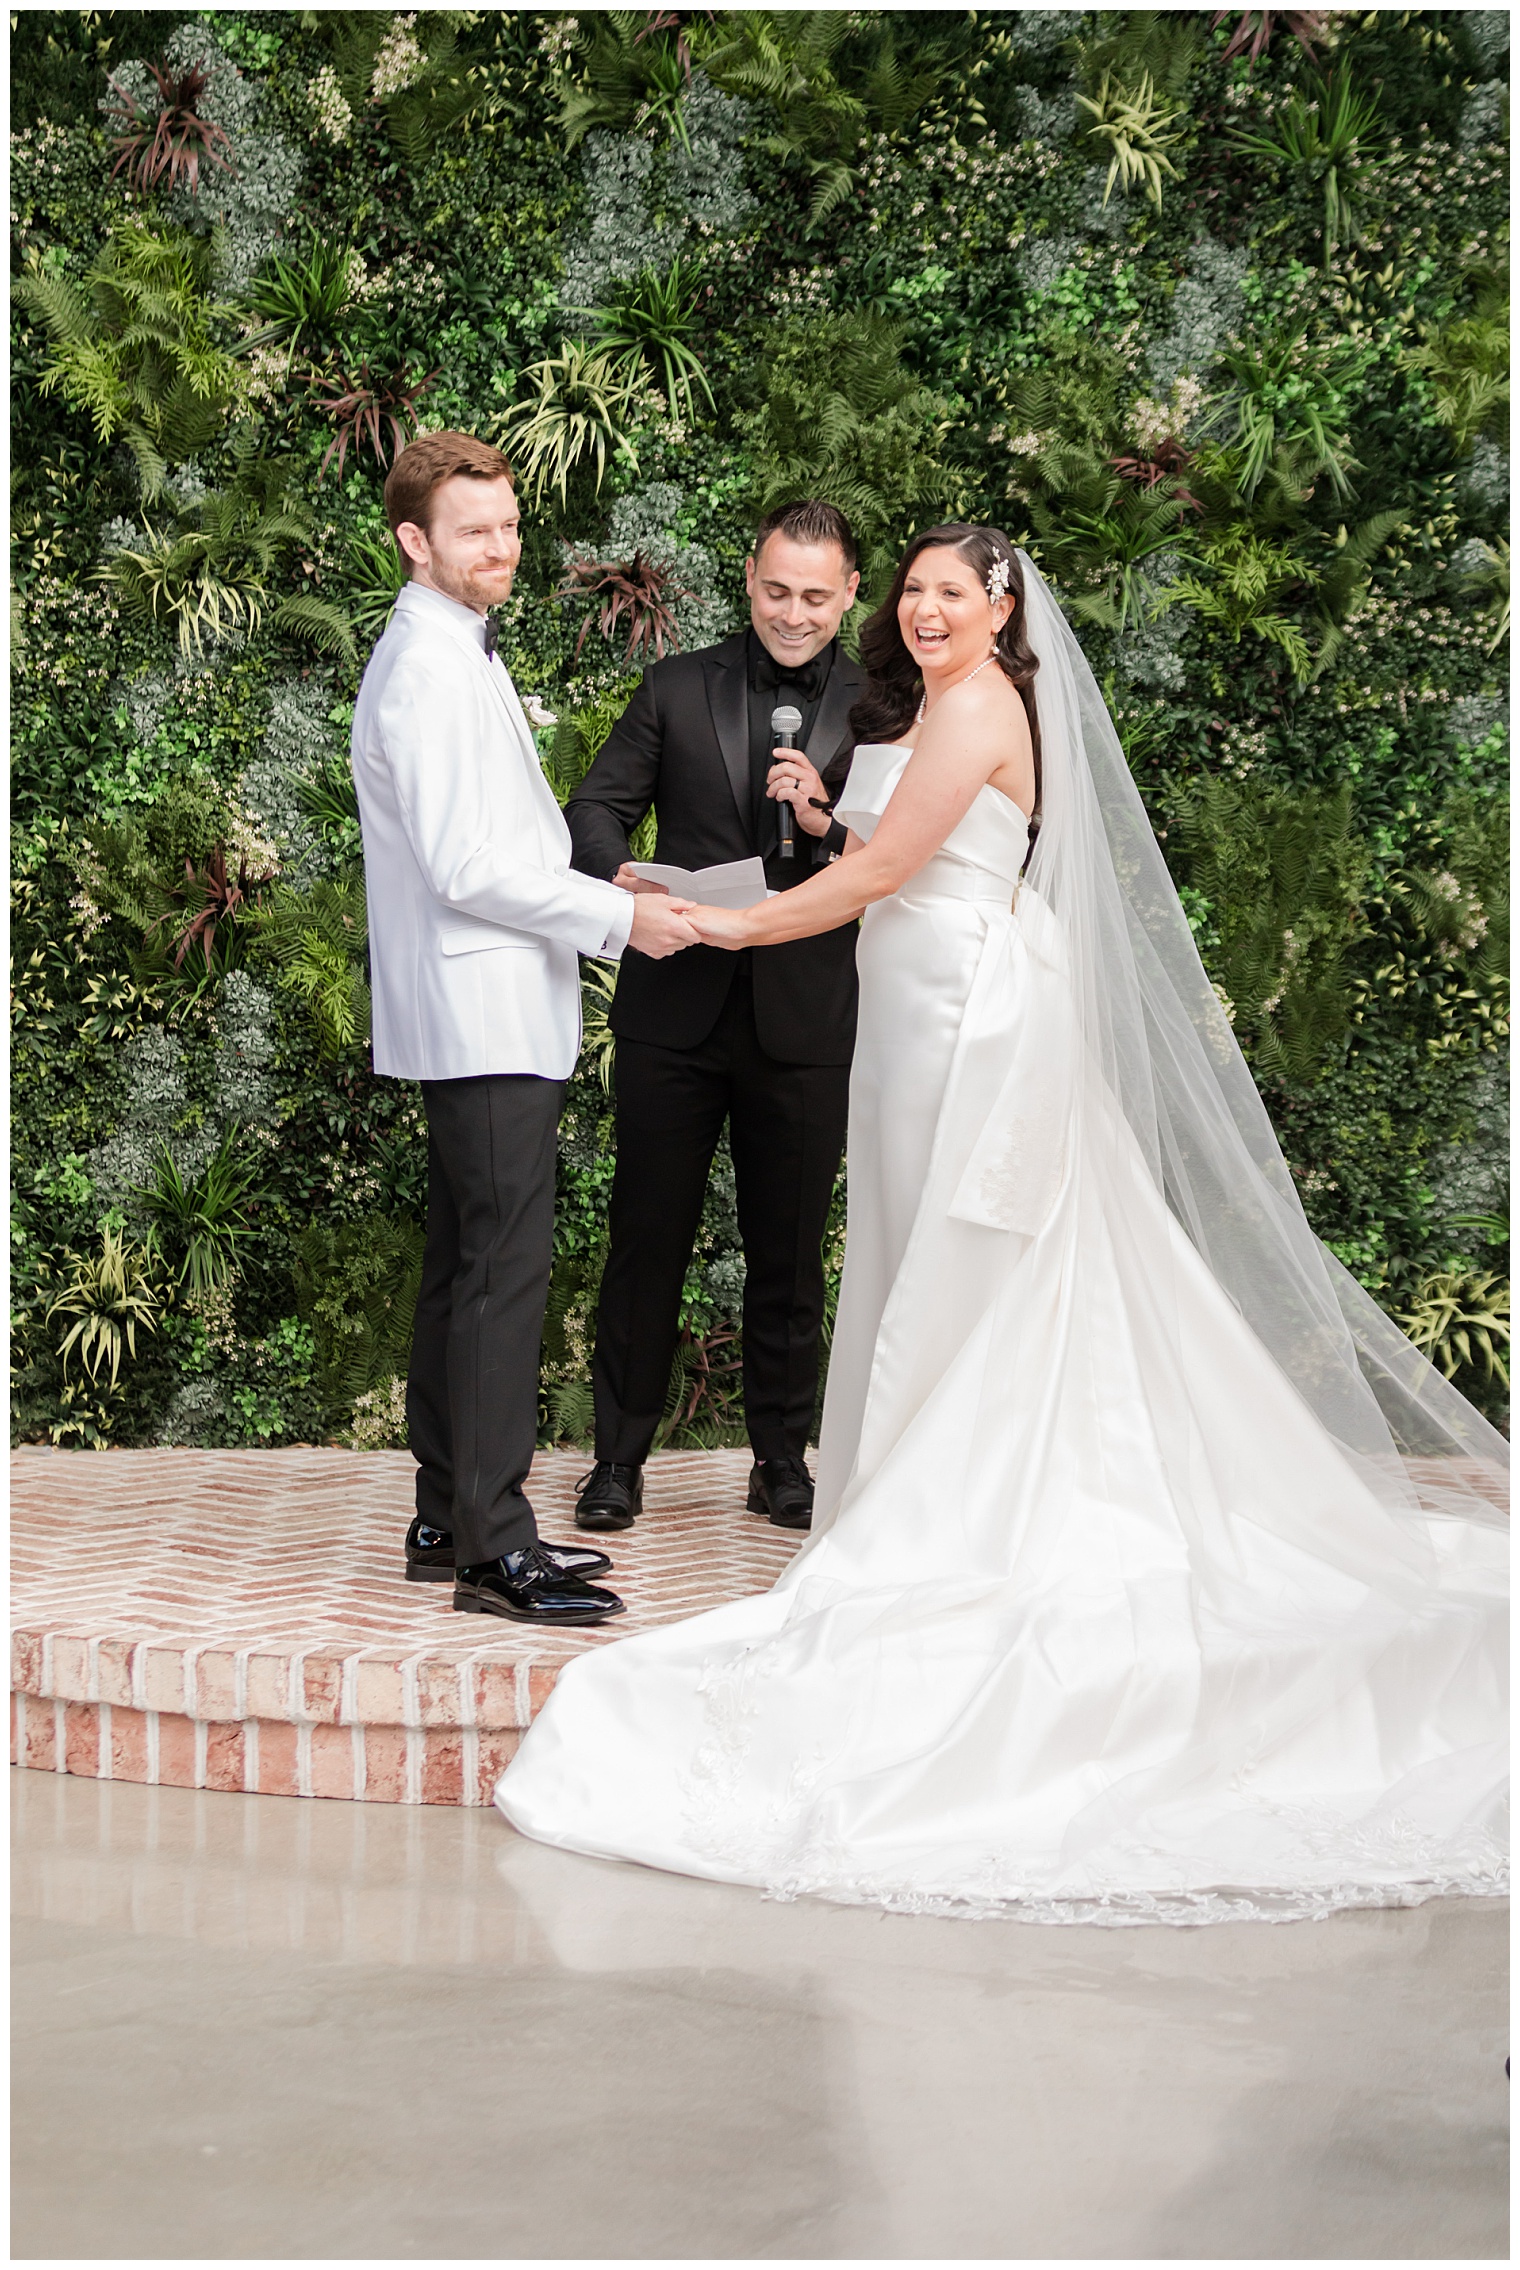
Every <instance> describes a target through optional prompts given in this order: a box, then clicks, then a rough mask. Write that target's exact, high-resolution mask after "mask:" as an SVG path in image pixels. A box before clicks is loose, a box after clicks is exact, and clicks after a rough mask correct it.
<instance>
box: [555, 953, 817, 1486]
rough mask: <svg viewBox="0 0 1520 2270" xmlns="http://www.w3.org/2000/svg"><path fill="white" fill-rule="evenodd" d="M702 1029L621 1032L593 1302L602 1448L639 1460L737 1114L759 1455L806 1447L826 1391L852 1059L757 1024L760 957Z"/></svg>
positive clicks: (655, 1419)
mask: <svg viewBox="0 0 1520 2270" xmlns="http://www.w3.org/2000/svg"><path fill="white" fill-rule="evenodd" d="M739 963H740V966H739V967H738V968H737V969H736V970H735V972H734V979H733V983H732V985H731V987H730V990H729V994H728V999H727V1001H726V1002H725V1003H724V1006H723V1009H722V1012H721V1014H720V1015H719V1018H718V1021H717V1023H716V1025H715V1026H714V1027H713V1029H712V1031H711V1032H710V1033H709V1034H708V1036H707V1038H706V1040H704V1041H701V1042H699V1043H697V1045H696V1046H695V1047H689V1048H660V1047H657V1046H655V1045H654V1044H653V1043H651V1042H648V1041H638V1040H627V1039H619V1041H618V1043H617V1059H616V1079H617V1167H616V1171H615V1174H614V1177H613V1184H612V1207H611V1219H610V1224H609V1227H610V1231H611V1245H610V1252H609V1255H608V1261H607V1267H606V1270H605V1272H604V1274H603V1277H602V1286H601V1297H600V1301H599V1305H598V1309H597V1328H596V1355H595V1360H594V1363H593V1366H592V1382H593V1386H594V1389H595V1396H596V1455H597V1457H598V1458H607V1459H611V1460H613V1461H614V1462H615V1463H616V1464H618V1465H623V1466H637V1465H641V1464H642V1463H643V1461H644V1459H645V1458H647V1456H648V1455H649V1449H650V1445H651V1443H652V1441H653V1439H654V1435H655V1430H656V1429H657V1427H658V1426H659V1424H660V1421H661V1418H662V1417H663V1416H664V1410H665V1396H666V1391H667V1389H668V1387H669V1384H670V1367H671V1363H672V1360H673V1358H674V1355H675V1349H676V1339H677V1334H678V1331H679V1325H680V1305H681V1287H682V1285H683V1284H684V1282H685V1278H686V1268H687V1263H688V1262H689V1261H690V1259H691V1250H692V1242H693V1240H694V1238H695V1237H696V1233H697V1226H698V1223H699V1221H700V1219H701V1214H702V1198H703V1194H704V1192H705V1190H706V1188H707V1176H708V1170H709V1168H710V1167H711V1165H712V1158H713V1152H714V1151H715V1150H716V1148H717V1143H718V1137H719V1135H720V1134H721V1133H722V1131H723V1122H724V1121H725V1119H726V1120H727V1121H728V1123H729V1143H730V1146H731V1148H732V1151H733V1159H734V1180H735V1185H736V1190H737V1197H738V1212H739V1231H740V1235H741V1237H742V1239H743V1243H744V1256H745V1284H744V1413H745V1420H746V1424H747V1426H748V1430H749V1438H750V1441H751V1443H752V1444H753V1446H754V1450H755V1455H756V1456H757V1457H759V1458H774V1457H777V1456H779V1455H780V1454H781V1453H782V1452H784V1451H793V1452H795V1453H796V1454H797V1455H798V1456H799V1457H800V1456H801V1455H802V1453H803V1451H804V1450H805V1449H806V1448H807V1442H808V1436H809V1433H810V1431H811V1428H812V1422H813V1408H814V1403H815V1400H816V1397H817V1393H818V1335H819V1332H820V1329H821V1327H822V1324H823V1305H824V1273H823V1253H822V1245H823V1233H824V1228H825V1226H826V1223H827V1220H828V1211H829V1201H830V1198H831V1196H832V1194H833V1189H834V1178H835V1175H836V1174H837V1173H838V1170H839V1161H840V1156H841V1154H842V1152H843V1149H844V1137H845V1124H846V1120H847V1117H848V1113H849V1095H850V1069H849V1066H848V1064H783V1063H780V1062H778V1061H777V1059H776V1058H775V1057H773V1056H770V1055H768V1054H767V1053H766V1051H765V1050H764V1049H763V1048H762V1047H761V1045H760V1041H759V1037H758V1035H757V1033H756V1029H755V1007H754V997H753V992H752V987H751V982H750V971H749V966H748V965H749V956H748V955H743V956H740V957H739Z"/></svg>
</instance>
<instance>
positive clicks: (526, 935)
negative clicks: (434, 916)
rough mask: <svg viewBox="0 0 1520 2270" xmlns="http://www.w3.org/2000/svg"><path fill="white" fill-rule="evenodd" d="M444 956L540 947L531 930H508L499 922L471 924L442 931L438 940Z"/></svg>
mask: <svg viewBox="0 0 1520 2270" xmlns="http://www.w3.org/2000/svg"><path fill="white" fill-rule="evenodd" d="M438 943H439V945H440V946H441V947H442V949H443V951H444V952H445V953H446V954H488V953H490V952H491V951H492V949H493V948H496V947H500V946H520V947H521V946H527V947H532V946H541V945H542V944H543V940H542V939H541V938H536V937H535V936H534V934H533V932H532V931H531V930H508V929H507V928H506V926H505V924H503V923H500V922H471V923H469V924H461V925H460V927H459V928H458V929H457V930H445V931H443V932H442V933H441V934H440V936H439V940H438Z"/></svg>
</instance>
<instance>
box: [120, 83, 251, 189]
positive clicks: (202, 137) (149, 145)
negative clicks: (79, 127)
mask: <svg viewBox="0 0 1520 2270" xmlns="http://www.w3.org/2000/svg"><path fill="white" fill-rule="evenodd" d="M148 71H149V74H150V76H151V77H152V80H153V83H154V85H155V86H156V87H157V89H158V108H157V110H156V111H155V110H152V109H149V108H147V107H145V105H144V104H143V103H142V101H140V100H139V98H138V97H137V96H136V95H131V94H128V92H127V90H126V88H125V87H123V86H122V85H121V83H120V81H119V80H117V79H109V80H107V82H106V84H107V85H108V86H109V87H110V89H111V92H112V93H113V94H114V95H115V97H116V101H115V102H114V104H113V105H112V106H111V110H110V113H109V116H110V117H111V119H112V121H113V122H114V124H115V125H116V127H117V130H118V131H117V134H116V138H115V140H114V141H113V142H112V144H111V147H112V149H113V150H115V152H116V163H115V165H114V166H112V168H111V172H112V174H113V175H115V174H118V173H120V172H121V170H122V167H123V166H125V167H126V169H127V179H128V180H129V181H130V182H131V183H132V185H133V187H134V188H136V189H144V190H146V189H154V188H157V186H158V185H159V183H160V182H162V183H164V184H165V186H166V187H168V188H170V189H178V188H180V187H181V186H183V187H184V188H186V189H188V190H189V192H190V194H191V196H192V197H194V196H195V195H197V193H198V192H199V189H200V184H201V167H202V165H216V166H223V167H230V166H231V163H232V161H231V159H230V158H229V157H228V156H227V155H226V152H227V148H228V143H227V137H226V135H225V134H224V133H223V132H222V130H221V128H220V126H217V125H214V124H213V122H212V121H211V120H210V119H209V118H202V116H201V114H200V110H199V108H198V105H199V103H200V99H201V96H202V95H203V94H204V93H205V91H206V85H207V77H206V73H205V72H204V71H203V70H201V68H200V67H199V65H195V66H193V67H192V68H191V69H189V70H187V71H176V70H175V69H174V68H173V66H172V65H171V64H169V63H166V62H164V61H163V60H162V58H160V60H159V61H158V62H157V63H150V64H149V65H148Z"/></svg>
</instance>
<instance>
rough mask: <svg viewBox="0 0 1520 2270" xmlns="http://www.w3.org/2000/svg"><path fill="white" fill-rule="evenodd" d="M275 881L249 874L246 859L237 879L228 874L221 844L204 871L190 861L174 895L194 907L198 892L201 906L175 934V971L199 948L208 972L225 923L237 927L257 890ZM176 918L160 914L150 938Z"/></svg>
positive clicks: (264, 875)
mask: <svg viewBox="0 0 1520 2270" xmlns="http://www.w3.org/2000/svg"><path fill="white" fill-rule="evenodd" d="M273 880H274V877H273V874H272V873H267V874H260V875H250V873H249V872H248V862H247V860H246V859H240V860H239V861H238V871H237V876H236V879H235V880H234V878H233V877H232V876H230V875H229V874H228V872H227V853H226V851H225V849H224V848H223V846H222V845H221V844H218V845H217V847H216V849H215V851H213V852H212V854H211V857H210V858H209V859H208V860H207V861H206V864H205V867H204V869H200V868H197V867H196V864H195V862H194V860H193V859H187V860H186V861H185V882H184V888H183V889H182V890H178V891H176V892H175V893H174V896H175V897H176V898H177V899H179V900H181V901H182V902H183V903H184V904H185V905H187V906H189V905H194V903H195V899H196V895H197V893H199V895H200V900H201V904H200V906H199V908H198V909H197V910H196V912H195V913H194V914H192V915H191V917H190V919H189V921H188V922H186V923H185V924H184V925H183V927H182V928H181V929H179V930H177V931H176V932H175V934H174V966H175V968H176V969H183V967H184V965H185V958H186V956H187V955H188V954H189V953H190V951H191V949H192V948H193V947H195V946H199V947H200V949H201V952H202V954H203V955H204V956H205V960H206V967H207V969H208V970H209V969H210V967H211V957H212V955H213V954H214V953H215V951H216V934H217V931H218V929H219V928H220V926H221V925H222V924H223V923H226V924H228V925H229V926H231V925H232V924H235V923H236V921H237V919H238V916H239V915H240V914H246V913H247V912H248V909H249V908H250V907H251V906H252V904H253V894H254V893H255V891H259V890H262V889H263V887H264V885H265V884H266V883H269V882H272V881H273ZM175 919H176V917H175V916H174V915H173V914H163V915H160V916H159V919H158V921H157V922H155V923H154V925H153V929H152V930H149V931H148V933H147V935H148V937H150V938H151V937H152V936H153V933H154V931H156V930H162V929H163V928H164V927H165V926H166V925H167V924H169V923H171V922H173V921H174V920H175Z"/></svg>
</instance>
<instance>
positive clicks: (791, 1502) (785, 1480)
mask: <svg viewBox="0 0 1520 2270" xmlns="http://www.w3.org/2000/svg"><path fill="white" fill-rule="evenodd" d="M748 1504H749V1510H750V1512H751V1513H763V1514H764V1515H765V1518H766V1520H767V1521H773V1522H774V1523H775V1525H776V1527H777V1528H778V1529H811V1528H812V1526H813V1477H812V1475H811V1474H810V1473H809V1472H808V1470H807V1468H806V1466H805V1465H804V1464H803V1462H802V1460H801V1459H800V1458H794V1457H793V1456H792V1455H791V1453H790V1452H785V1453H783V1455H782V1456H781V1457H780V1458H757V1459H756V1461H755V1463H754V1465H753V1466H752V1467H751V1468H750V1470H749V1499H748Z"/></svg>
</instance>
